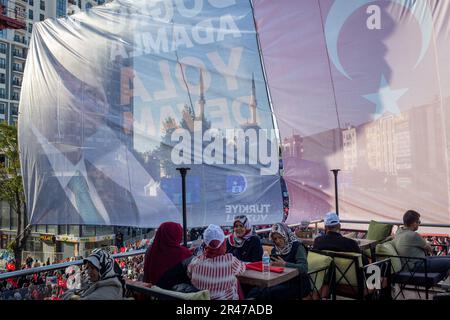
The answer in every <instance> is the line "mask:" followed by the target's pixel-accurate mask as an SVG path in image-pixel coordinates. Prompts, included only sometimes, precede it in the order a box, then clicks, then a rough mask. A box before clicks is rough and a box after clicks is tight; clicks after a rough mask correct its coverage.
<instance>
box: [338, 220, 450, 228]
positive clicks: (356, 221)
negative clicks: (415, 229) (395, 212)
mask: <svg viewBox="0 0 450 320" xmlns="http://www.w3.org/2000/svg"><path fill="white" fill-rule="evenodd" d="M377 222H378V223H384V224H389V225H393V226H402V225H403V222H399V221H377ZM341 223H350V224H370V221H367V220H341ZM420 226H421V227H431V228H450V224H439V223H421V224H420Z"/></svg>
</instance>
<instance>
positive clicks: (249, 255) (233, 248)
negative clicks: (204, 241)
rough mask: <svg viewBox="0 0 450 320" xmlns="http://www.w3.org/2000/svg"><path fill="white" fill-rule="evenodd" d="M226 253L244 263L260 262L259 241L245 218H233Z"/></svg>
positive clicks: (243, 216)
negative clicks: (231, 231)
mask: <svg viewBox="0 0 450 320" xmlns="http://www.w3.org/2000/svg"><path fill="white" fill-rule="evenodd" d="M227 253H231V254H233V256H235V257H236V258H238V259H239V260H241V261H244V262H255V261H261V257H262V255H263V248H262V244H261V240H260V239H259V237H258V236H257V235H256V234H254V233H253V227H252V225H251V223H250V221H249V220H248V217H247V216H245V215H242V216H236V217H235V218H234V223H233V233H232V234H231V236H230V237H229V238H228V241H227Z"/></svg>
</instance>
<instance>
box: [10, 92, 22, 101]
mask: <svg viewBox="0 0 450 320" xmlns="http://www.w3.org/2000/svg"><path fill="white" fill-rule="evenodd" d="M19 99H20V94H19V93H16V92H15V93H13V94H12V95H11V100H16V101H19Z"/></svg>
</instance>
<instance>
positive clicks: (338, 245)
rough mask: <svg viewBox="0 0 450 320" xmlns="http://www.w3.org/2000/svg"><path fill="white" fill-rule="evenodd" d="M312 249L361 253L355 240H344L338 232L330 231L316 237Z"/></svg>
mask: <svg viewBox="0 0 450 320" xmlns="http://www.w3.org/2000/svg"><path fill="white" fill-rule="evenodd" d="M313 249H315V250H329V251H336V252H355V253H361V249H360V248H359V245H358V243H357V242H356V241H355V240H353V239H349V238H346V237H344V236H342V234H340V233H338V232H331V231H330V232H328V233H327V234H326V235H323V236H320V237H317V238H316V239H315V240H314V245H313Z"/></svg>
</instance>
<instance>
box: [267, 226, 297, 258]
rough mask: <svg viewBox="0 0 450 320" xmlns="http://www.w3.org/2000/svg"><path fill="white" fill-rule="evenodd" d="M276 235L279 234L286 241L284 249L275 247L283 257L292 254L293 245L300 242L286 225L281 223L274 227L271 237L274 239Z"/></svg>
mask: <svg viewBox="0 0 450 320" xmlns="http://www.w3.org/2000/svg"><path fill="white" fill-rule="evenodd" d="M274 233H278V234H279V235H280V236H282V237H283V239H284V247H278V246H277V245H275V248H276V250H277V252H278V253H279V254H281V255H286V254H288V253H289V252H291V249H292V245H293V243H294V242H297V241H298V239H297V237H295V235H294V233H293V232H292V231H291V229H289V227H288V226H287V225H286V224H284V223H281V222H279V223H276V224H274V225H273V226H272V230H271V231H270V234H269V237H270V238H272V235H273V234H274Z"/></svg>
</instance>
